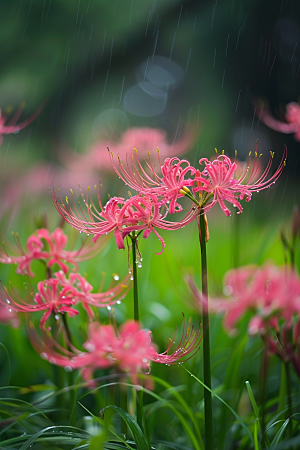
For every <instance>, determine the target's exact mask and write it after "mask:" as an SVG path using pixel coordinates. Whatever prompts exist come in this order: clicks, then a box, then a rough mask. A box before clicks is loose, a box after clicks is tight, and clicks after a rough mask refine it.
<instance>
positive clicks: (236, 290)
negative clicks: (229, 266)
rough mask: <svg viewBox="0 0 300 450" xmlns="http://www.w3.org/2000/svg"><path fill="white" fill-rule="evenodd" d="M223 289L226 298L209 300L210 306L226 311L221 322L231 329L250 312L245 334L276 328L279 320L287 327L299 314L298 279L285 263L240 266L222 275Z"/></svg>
mask: <svg viewBox="0 0 300 450" xmlns="http://www.w3.org/2000/svg"><path fill="white" fill-rule="evenodd" d="M224 285H225V287H224V291H225V292H226V294H227V295H228V296H229V297H230V299H228V300H225V299H224V300H217V301H214V300H212V302H210V305H211V308H213V309H215V310H217V311H220V312H224V313H226V315H225V318H224V325H225V327H226V328H227V329H229V330H231V329H233V328H234V327H235V325H236V323H237V322H238V320H239V319H240V318H241V317H242V316H243V315H244V314H245V313H246V312H247V311H251V312H252V313H253V314H254V317H253V318H252V319H251V320H250V322H249V325H248V331H249V334H257V333H260V334H262V335H263V334H266V333H267V331H268V330H270V329H272V330H273V331H274V332H275V333H276V332H278V331H279V321H281V320H283V321H284V323H285V325H286V326H288V327H291V326H292V324H293V317H294V316H295V315H299V313H300V278H299V276H298V275H297V274H296V272H295V271H293V270H291V269H290V268H289V267H287V266H283V267H276V266H272V265H269V264H268V265H265V266H263V267H261V268H259V267H256V266H249V267H241V268H239V269H234V270H231V271H229V272H228V273H227V275H226V276H225V281H224Z"/></svg>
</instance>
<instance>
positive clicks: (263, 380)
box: [260, 341, 270, 449]
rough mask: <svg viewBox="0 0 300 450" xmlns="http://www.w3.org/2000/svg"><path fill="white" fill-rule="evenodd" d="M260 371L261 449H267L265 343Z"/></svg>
mask: <svg viewBox="0 0 300 450" xmlns="http://www.w3.org/2000/svg"><path fill="white" fill-rule="evenodd" d="M263 345H264V347H263V353H262V360H261V369H260V380H261V387H260V403H261V434H262V448H263V449H264V448H267V442H268V440H267V436H266V401H267V377H268V369H269V359H270V356H269V353H268V347H267V341H266V342H264V344H263Z"/></svg>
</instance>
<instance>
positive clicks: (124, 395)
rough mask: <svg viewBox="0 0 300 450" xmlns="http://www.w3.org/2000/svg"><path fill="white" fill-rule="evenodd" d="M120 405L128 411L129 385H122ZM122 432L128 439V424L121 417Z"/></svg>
mask: <svg viewBox="0 0 300 450" xmlns="http://www.w3.org/2000/svg"><path fill="white" fill-rule="evenodd" d="M120 406H121V408H122V409H123V411H126V412H127V386H122V385H121V398H120ZM121 433H122V434H123V435H124V436H125V438H126V439H128V434H127V425H126V422H125V421H124V420H123V419H121Z"/></svg>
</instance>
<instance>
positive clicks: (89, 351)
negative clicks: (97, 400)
mask: <svg viewBox="0 0 300 450" xmlns="http://www.w3.org/2000/svg"><path fill="white" fill-rule="evenodd" d="M150 334H151V332H150V331H145V330H141V329H140V325H139V324H138V323H137V322H134V321H131V320H129V321H127V322H125V323H124V324H123V326H122V327H121V329H120V332H119V331H118V330H117V329H116V327H113V325H102V324H100V323H98V322H92V323H90V324H89V325H88V339H87V341H86V342H85V343H84V344H83V347H84V348H85V350H86V352H80V351H79V350H77V349H76V348H74V347H72V351H70V350H66V349H64V348H63V347H61V346H60V345H59V344H58V343H57V342H56V341H55V340H54V339H53V338H52V337H50V336H49V335H48V334H45V333H44V336H43V338H42V339H41V338H40V337H39V336H38V334H37V332H36V331H35V329H34V328H33V325H32V324H31V325H30V327H29V335H30V338H31V341H32V344H33V346H34V347H35V349H36V351H37V352H39V353H40V354H41V356H42V357H43V358H44V359H48V360H49V362H50V363H51V364H56V365H58V366H62V367H65V368H70V369H83V370H82V376H83V378H84V380H86V381H90V380H91V379H92V376H93V373H94V372H95V370H97V369H101V368H102V369H103V368H107V367H110V366H117V367H118V368H119V370H121V371H122V372H126V373H128V374H129V376H130V377H131V379H132V380H133V382H137V375H138V374H140V373H149V372H150V363H151V361H153V362H157V363H161V364H176V363H180V362H184V361H185V360H186V359H189V358H190V357H192V356H193V355H194V354H195V353H196V352H197V351H198V349H199V344H200V342H201V338H199V334H200V328H199V330H198V331H196V332H194V328H193V327H190V328H188V329H187V330H186V331H185V330H183V335H182V338H181V340H180V343H179V345H178V347H177V349H176V350H175V351H174V352H173V353H170V350H171V347H172V345H173V341H174V338H173V339H172V341H171V340H170V345H169V346H168V348H167V350H166V351H165V352H163V353H161V354H159V353H157V351H156V349H155V344H152V343H151V337H150ZM184 358H185V359H184Z"/></svg>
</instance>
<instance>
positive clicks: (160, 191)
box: [52, 149, 286, 253]
mask: <svg viewBox="0 0 300 450" xmlns="http://www.w3.org/2000/svg"><path fill="white" fill-rule="evenodd" d="M260 156H261V155H260ZM110 157H111V163H112V166H113V168H114V170H115V172H116V173H117V174H118V176H119V178H121V179H122V180H123V182H124V183H125V184H126V185H127V186H129V187H130V188H131V189H133V190H135V191H137V192H138V194H137V195H135V196H130V198H129V199H128V200H125V199H124V198H121V197H113V198H111V199H110V200H109V201H108V202H107V203H106V205H104V206H103V205H102V202H101V199H100V194H99V190H98V188H97V186H95V190H96V191H97V194H98V204H99V207H100V210H99V208H98V207H97V206H96V205H95V203H94V202H93V200H92V198H91V195H90V188H88V194H87V197H85V196H84V195H83V193H82V191H81V189H80V192H81V197H82V199H83V203H84V205H85V206H84V207H82V205H81V203H80V202H79V206H77V205H76V203H75V200H74V197H73V191H72V190H71V194H72V201H69V199H68V197H66V200H65V201H64V200H63V199H62V197H61V196H60V194H59V196H58V197H57V195H56V193H55V190H54V188H53V190H52V198H53V202H54V204H55V207H56V209H57V210H58V212H59V213H60V214H61V215H62V217H64V219H65V220H66V221H67V222H68V223H69V224H70V225H72V227H74V228H76V229H78V230H80V231H81V232H84V233H87V234H93V240H94V241H97V239H98V238H99V236H100V235H102V234H106V233H109V232H111V231H114V235H115V240H116V244H117V246H118V248H119V249H123V248H124V238H125V237H126V236H128V235H131V233H132V232H137V233H138V234H140V233H141V232H143V238H145V239H147V238H148V236H149V235H150V233H151V232H153V233H154V234H156V236H157V237H158V238H159V240H160V241H161V243H162V251H163V249H164V241H163V239H162V237H161V236H160V235H159V233H158V231H157V229H165V230H176V229H179V228H182V227H184V226H185V225H187V224H188V223H190V222H192V221H193V220H194V219H195V218H196V217H197V216H198V215H199V214H204V213H207V212H208V211H209V210H210V209H211V208H212V207H213V206H214V205H215V204H216V203H219V205H220V207H221V209H222V211H223V212H224V213H225V215H226V216H229V215H230V214H231V212H230V210H229V209H228V207H227V206H226V203H231V204H232V205H233V206H235V207H237V209H238V213H240V212H242V206H241V203H240V200H243V199H246V201H250V199H251V196H252V193H253V192H259V191H261V190H263V189H266V188H269V187H270V186H271V185H272V184H274V183H275V182H276V180H277V179H278V177H279V176H280V175H281V173H282V171H283V168H284V166H285V161H286V149H285V150H284V153H283V156H282V159H281V162H280V164H279V166H278V168H277V170H276V171H275V173H274V174H273V175H272V176H270V177H269V178H267V177H268V174H269V171H270V168H271V165H272V160H273V157H274V153H271V155H270V159H269V162H268V164H267V166H266V168H265V170H264V171H263V173H262V174H261V173H260V171H261V165H260V163H259V156H258V154H257V152H255V156H254V162H253V164H250V163H251V159H250V155H249V162H248V164H247V166H246V167H245V170H244V171H243V172H242V173H240V174H239V178H235V172H236V171H237V168H238V165H237V163H236V162H232V161H231V159H230V158H229V157H228V156H225V155H224V154H222V155H220V156H217V157H216V159H215V160H213V161H209V160H207V159H206V158H202V159H200V161H199V163H200V165H202V164H204V165H205V167H204V169H203V170H202V171H200V170H199V169H196V168H195V167H193V166H191V165H190V163H189V162H188V161H187V160H180V159H179V158H175V157H174V158H167V159H166V160H165V161H164V164H163V165H161V163H160V159H159V154H158V162H159V165H160V170H161V174H158V173H157V172H156V170H155V167H154V165H153V164H152V162H151V159H150V157H149V161H148V162H147V163H146V167H145V168H144V167H143V166H142V164H141V162H140V160H139V158H138V156H137V151H136V152H135V154H134V155H133V156H132V158H130V159H128V158H127V160H126V163H125V164H123V163H122V161H121V160H120V158H118V161H119V164H118V166H117V165H116V164H115V162H114V159H113V155H112V153H111V152H110ZM250 166H251V170H249V168H250ZM182 197H188V198H189V199H190V200H191V201H192V203H191V207H190V209H189V210H188V212H187V213H186V215H185V216H184V218H183V219H181V220H179V221H170V220H167V218H166V217H167V215H168V214H169V215H174V214H175V213H178V212H180V211H182V206H181V205H180V204H179V203H178V200H179V199H180V198H182ZM225 202H226V203H225ZM85 208H86V209H87V212H85V211H84V209H85ZM162 251H161V252H162ZM161 252H160V253H161Z"/></svg>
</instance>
